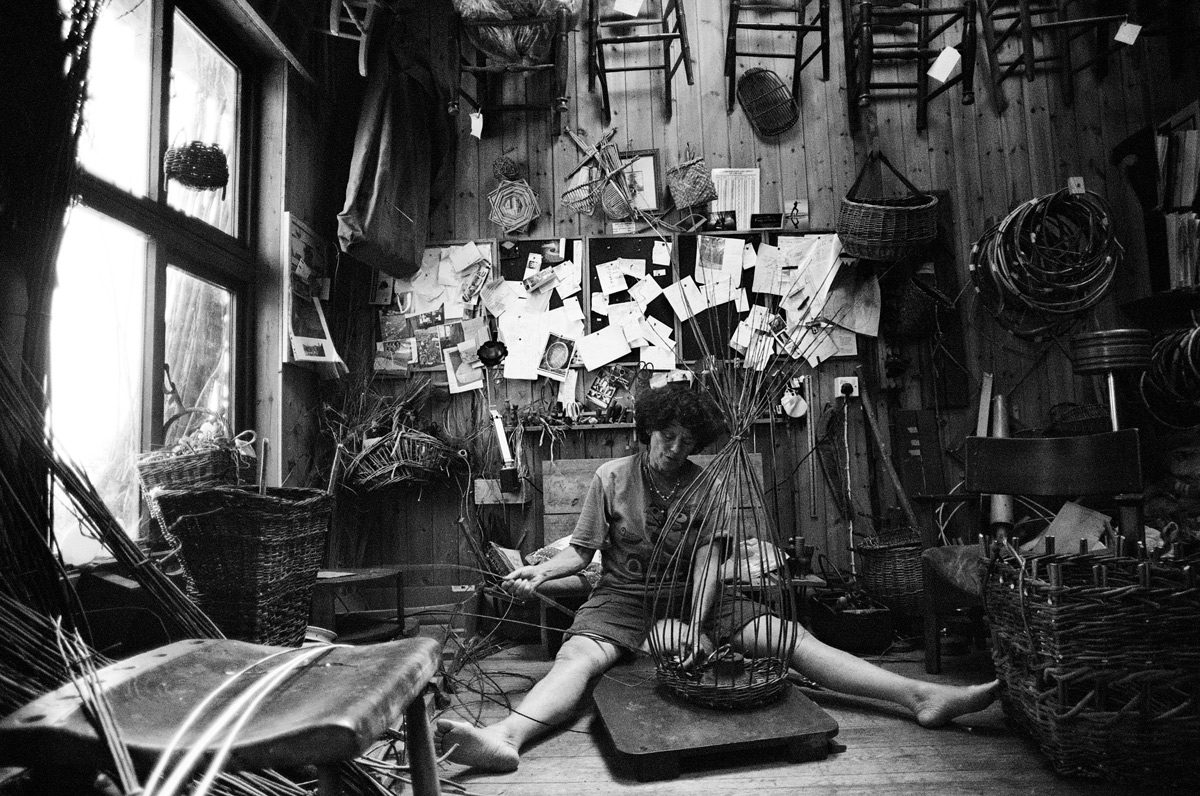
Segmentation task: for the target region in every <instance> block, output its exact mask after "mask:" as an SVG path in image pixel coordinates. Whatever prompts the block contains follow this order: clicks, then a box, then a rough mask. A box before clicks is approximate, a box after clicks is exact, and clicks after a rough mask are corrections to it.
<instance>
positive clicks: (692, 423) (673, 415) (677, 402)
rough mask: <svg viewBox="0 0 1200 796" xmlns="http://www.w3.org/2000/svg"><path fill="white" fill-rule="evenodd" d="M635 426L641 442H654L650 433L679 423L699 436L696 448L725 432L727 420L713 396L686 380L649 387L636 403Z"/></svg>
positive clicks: (694, 435)
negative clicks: (653, 387) (689, 385)
mask: <svg viewBox="0 0 1200 796" xmlns="http://www.w3.org/2000/svg"><path fill="white" fill-rule="evenodd" d="M634 413H635V414H634V427H635V430H636V432H637V438H638V442H641V443H642V444H643V445H646V444H649V443H650V434H651V433H653V432H655V431H665V430H666V429H668V428H670V427H671V426H673V425H675V424H676V423H678V424H679V425H681V426H683V427H684V428H686V429H687V430H688V432H689V433H690V434H691V435H692V436H693V437H695V438H696V450H695V451H692V452H693V453H695V452H696V451H699V450H702V449H703V448H705V447H707V446H708V445H709V444H710V443H712V442H713V440H715V439H716V438H717V437H719V436H721V435H722V434H724V433H725V421H724V420H722V419H721V413H720V411H719V410H718V409H717V405H716V403H715V402H714V401H713V399H712V398H711V397H710V396H709V395H708V394H707V393H703V392H697V391H696V390H693V389H692V388H691V387H688V386H686V385H683V384H668V385H666V386H664V387H659V388H657V389H651V390H646V391H645V392H643V393H641V394H640V395H639V396H638V399H637V405H636V406H634Z"/></svg>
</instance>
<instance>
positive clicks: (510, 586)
mask: <svg viewBox="0 0 1200 796" xmlns="http://www.w3.org/2000/svg"><path fill="white" fill-rule="evenodd" d="M544 580H546V573H545V572H544V571H543V570H542V569H541V568H540V567H539V566H538V565H527V566H524V567H518V568H516V569H514V570H513V571H512V572H510V573H508V574H507V575H505V576H504V578H503V579H502V580H501V581H500V588H502V589H504V591H506V592H508V593H509V594H511V595H512V596H514V597H517V598H520V599H522V600H525V599H528V598H530V597H532V596H533V593H534V592H535V591H537V587H538V586H539V585H540V584H541V583H542V581H544Z"/></svg>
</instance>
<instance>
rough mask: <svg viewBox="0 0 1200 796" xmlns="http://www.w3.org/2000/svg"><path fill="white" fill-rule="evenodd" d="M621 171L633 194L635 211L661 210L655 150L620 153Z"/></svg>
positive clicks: (656, 152) (659, 181) (656, 153)
mask: <svg viewBox="0 0 1200 796" xmlns="http://www.w3.org/2000/svg"><path fill="white" fill-rule="evenodd" d="M620 157H621V163H622V164H624V165H623V166H622V171H624V172H625V181H626V184H627V185H628V186H629V190H630V192H631V193H632V194H633V206H634V208H636V209H637V210H642V211H646V212H654V211H657V210H661V209H662V203H661V202H660V200H659V198H658V196H659V189H658V186H659V184H660V183H661V180H660V179H659V176H658V175H659V170H658V150H657V149H634V150H630V151H628V152H621V153H620Z"/></svg>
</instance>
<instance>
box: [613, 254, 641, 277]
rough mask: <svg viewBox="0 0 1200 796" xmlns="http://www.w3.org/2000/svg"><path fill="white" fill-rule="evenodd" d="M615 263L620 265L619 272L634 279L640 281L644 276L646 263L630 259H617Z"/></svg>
mask: <svg viewBox="0 0 1200 796" xmlns="http://www.w3.org/2000/svg"><path fill="white" fill-rule="evenodd" d="M616 262H617V263H618V264H619V265H620V268H621V271H622V272H623V273H624V274H625V275H626V276H629V277H633V278H634V279H641V278H642V277H644V276H645V275H646V261H645V260H638V259H634V258H631V257H618V258H617V260H616Z"/></svg>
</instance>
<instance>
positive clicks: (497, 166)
mask: <svg viewBox="0 0 1200 796" xmlns="http://www.w3.org/2000/svg"><path fill="white" fill-rule="evenodd" d="M492 176H494V177H495V178H496V179H497V180H510V181H515V180H519V179H521V178H522V177H524V176H525V169H524V168H523V167H522V166H521V164H520V163H518V162H517V161H515V160H513V159H512V158H510V157H509V156H507V155H501V156H500V157H498V158H496V159H495V160H493V161H492Z"/></svg>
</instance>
